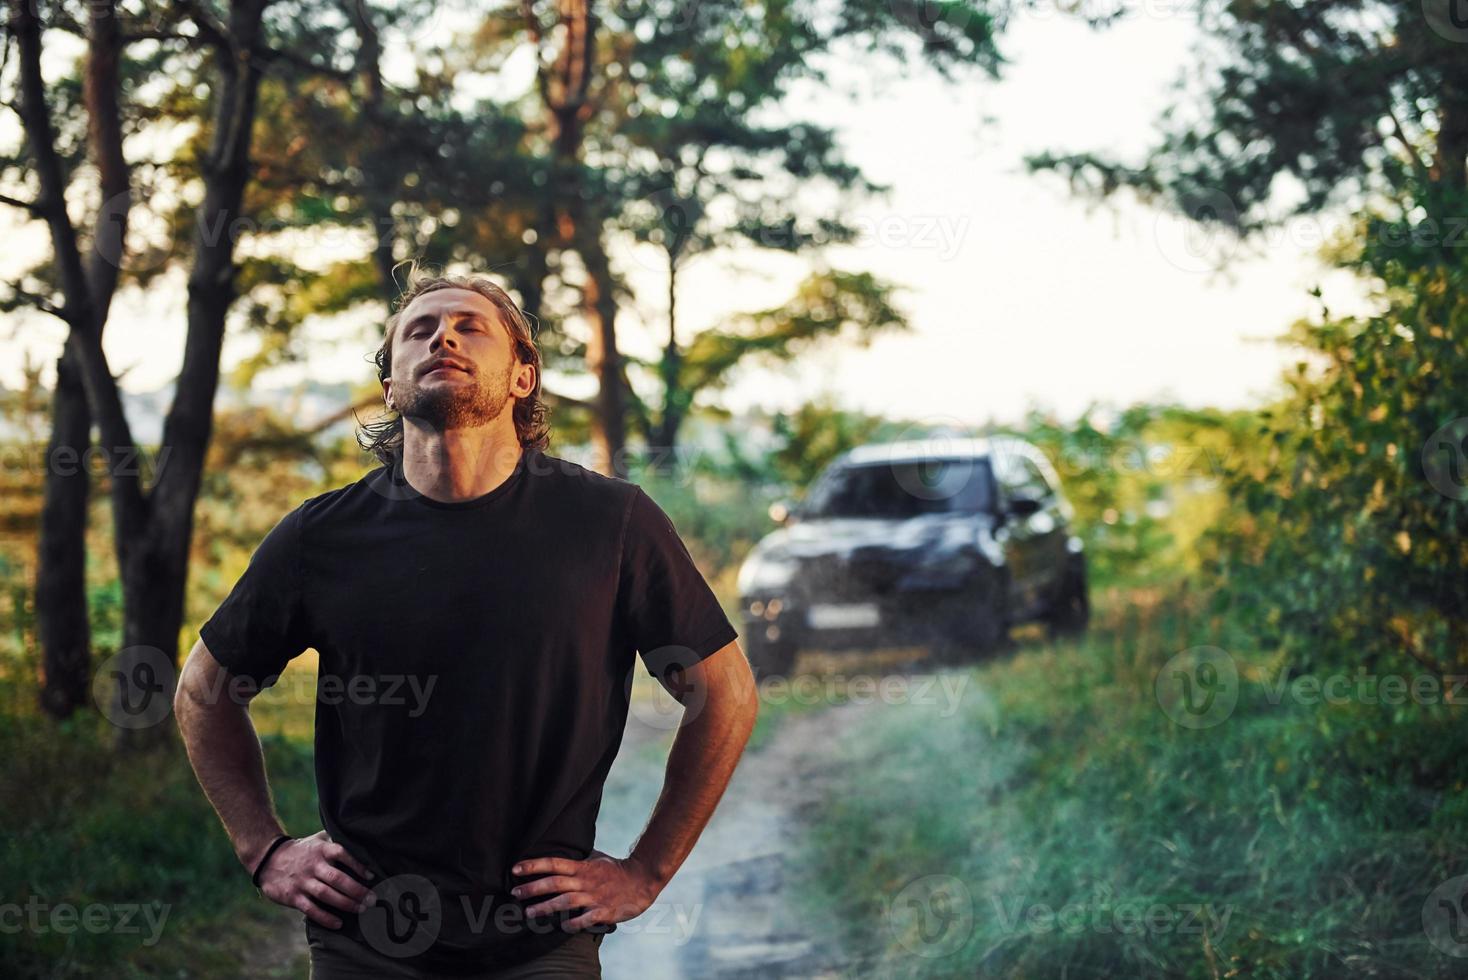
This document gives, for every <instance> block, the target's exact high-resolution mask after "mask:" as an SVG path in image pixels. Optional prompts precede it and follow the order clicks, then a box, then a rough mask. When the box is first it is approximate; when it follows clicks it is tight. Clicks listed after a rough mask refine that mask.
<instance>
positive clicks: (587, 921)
mask: <svg viewBox="0 0 1468 980" xmlns="http://www.w3.org/2000/svg"><path fill="white" fill-rule="evenodd" d="M512 870H513V871H514V873H515V874H516V875H520V876H522V877H523V876H525V875H533V874H544V875H547V877H545V878H537V879H536V880H535V881H531V882H527V883H525V884H523V885H519V886H517V887H515V888H513V889H511V892H510V893H511V894H512V895H514V896H515V897H516V898H522V899H524V898H533V897H535V896H537V895H554V896H555V897H554V898H552V899H550V900H549V901H545V902H541V903H540V904H538V905H532V906H530V907H528V908H527V909H526V910H525V911H526V914H528V915H547V914H549V913H551V912H558V911H560V910H561V909H584V911H583V912H582V913H581V914H580V915H578V916H576V917H575V918H573V919H567V920H566V921H565V922H563V923H562V924H561V927H562V928H563V929H565V930H566V931H567V932H580V931H581V930H583V929H585V928H586V927H587V926H591V925H605V924H610V923H613V922H625V921H626V920H628V919H635V918H636V917H637V916H639V915H641V914H642V913H643V912H645V911H647V909H648V908H649V907H650V906H651V905H652V903H653V901H654V900H655V899H656V898H657V897H658V893H659V892H661V891H662V883H661V882H659V881H658V880H657V879H656V877H655V876H654V875H653V874H652V873H651V872H650V871H649V870H648V869H647V868H646V867H644V866H643V865H642V864H641V863H640V862H638V861H636V860H634V859H632V858H614V857H612V856H611V855H609V854H603V853H602V852H601V851H592V856H591V857H589V858H587V859H586V860H585V861H575V860H572V859H571V858H561V857H543V858H530V859H527V860H524V861H520V862H519V863H517V864H516V865H515V867H514V868H513V869H512Z"/></svg>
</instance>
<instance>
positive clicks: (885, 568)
mask: <svg viewBox="0 0 1468 980" xmlns="http://www.w3.org/2000/svg"><path fill="white" fill-rule="evenodd" d="M901 574H902V570H901V568H899V567H898V566H897V565H896V564H895V563H894V562H892V561H891V560H888V559H881V558H841V557H839V556H836V555H822V556H820V557H818V558H807V559H805V560H804V561H803V562H801V567H800V580H799V581H800V586H801V589H802V591H803V592H805V594H806V595H808V596H811V597H814V598H833V599H859V598H863V597H870V596H881V595H887V594H889V593H891V592H893V591H894V590H895V588H896V585H897V579H898V578H899V577H900V576H901Z"/></svg>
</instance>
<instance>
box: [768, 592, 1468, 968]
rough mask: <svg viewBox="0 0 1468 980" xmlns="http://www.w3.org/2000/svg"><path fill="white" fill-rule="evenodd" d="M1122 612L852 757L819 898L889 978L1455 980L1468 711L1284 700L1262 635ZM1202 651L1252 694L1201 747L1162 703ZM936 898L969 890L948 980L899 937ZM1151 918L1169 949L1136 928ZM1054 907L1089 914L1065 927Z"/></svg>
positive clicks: (819, 819)
mask: <svg viewBox="0 0 1468 980" xmlns="http://www.w3.org/2000/svg"><path fill="white" fill-rule="evenodd" d="M1106 605H1107V609H1109V613H1106V614H1105V615H1103V622H1102V628H1101V629H1100V630H1098V631H1096V632H1095V633H1093V634H1092V636H1091V637H1090V638H1089V639H1088V640H1086V641H1085V642H1083V643H1081V644H1078V645H1061V646H1052V645H1044V646H1036V647H1033V648H1030V649H1026V650H1023V651H1022V652H1020V653H1019V654H1017V655H1016V656H1015V657H1014V658H1013V659H1012V660H1006V661H1004V662H1001V663H997V664H994V665H992V666H988V667H985V668H983V669H982V670H979V671H977V672H975V673H973V674H970V675H968V679H969V681H970V682H971V683H970V686H969V688H968V690H967V694H966V696H965V697H964V698H963V699H962V701H961V704H960V709H959V710H958V711H957V712H954V713H952V714H948V715H945V714H944V713H943V712H941V711H938V710H937V709H936V708H934V707H933V706H931V705H921V704H906V705H896V706H891V707H887V708H885V709H884V710H883V711H882V712H880V713H876V714H875V715H874V717H873V718H871V719H869V720H867V721H866V722H865V723H864V724H863V725H862V726H861V727H860V729H859V730H856V731H855V732H853V734H852V736H851V737H850V738H848V739H843V741H842V744H841V745H840V746H839V751H840V756H839V758H838V760H837V761H836V762H835V764H833V766H832V768H831V772H832V773H833V774H834V777H835V779H834V785H833V786H832V787H831V788H830V791H829V796H828V798H827V800H826V801H824V802H823V804H822V805H821V806H819V807H816V808H813V810H812V811H811V812H812V814H813V815H814V821H813V825H812V827H811V831H810V836H809V838H808V844H809V847H808V849H807V850H805V851H803V852H802V855H801V858H800V860H799V862H798V864H799V868H798V870H799V871H800V872H801V874H800V875H799V876H798V877H797V880H803V881H807V882H810V883H811V886H810V887H808V888H807V889H806V890H805V892H804V896H803V897H804V899H805V901H806V902H807V904H809V905H810V906H811V907H812V909H813V910H815V911H814V912H813V914H824V917H825V919H828V920H829V921H830V922H831V923H833V924H836V926H837V927H838V928H840V929H841V930H842V932H841V936H842V941H843V942H844V943H848V944H850V945H849V948H851V949H852V950H854V951H855V952H856V954H857V955H858V956H859V957H861V958H862V960H863V962H864V963H865V964H866V969H867V972H871V973H873V974H874V975H877V974H880V975H883V976H902V977H906V976H959V975H962V976H975V975H979V976H986V977H988V976H992V977H1033V976H1170V977H1194V978H1199V980H1203V978H1212V977H1217V976H1228V975H1245V976H1257V977H1277V978H1295V977H1336V976H1344V975H1364V976H1401V977H1407V976H1416V977H1448V976H1453V975H1455V973H1454V970H1455V968H1456V963H1455V961H1452V960H1451V958H1449V957H1447V956H1445V955H1443V954H1442V953H1440V952H1439V951H1437V950H1436V949H1434V948H1433V947H1432V946H1431V945H1429V943H1428V942H1427V937H1426V935H1425V934H1424V932H1423V930H1422V922H1423V918H1422V916H1423V903H1424V901H1425V900H1426V899H1427V896H1428V894H1429V893H1430V892H1431V891H1432V889H1433V888H1434V887H1435V886H1436V885H1437V884H1439V883H1441V882H1443V881H1446V880H1447V879H1449V878H1451V877H1453V876H1454V875H1457V874H1459V873H1461V871H1462V867H1463V864H1464V861H1465V859H1468V850H1465V849H1464V847H1463V845H1462V843H1461V841H1460V840H1458V835H1457V834H1456V833H1455V831H1454V829H1453V828H1455V827H1457V826H1459V825H1460V823H1461V821H1462V820H1463V819H1464V817H1465V816H1468V814H1465V811H1464V804H1463V802H1462V801H1463V794H1462V789H1463V787H1464V785H1465V784H1468V764H1465V762H1464V760H1463V758H1462V753H1461V752H1457V751H1455V750H1454V748H1452V746H1454V745H1456V744H1458V740H1457V738H1456V736H1455V734H1454V733H1455V732H1456V731H1459V730H1461V726H1462V725H1463V723H1464V721H1465V719H1464V718H1463V717H1462V713H1463V711H1464V707H1463V706H1462V705H1447V706H1443V705H1435V706H1429V707H1422V706H1417V705H1409V706H1407V707H1406V708H1405V709H1399V708H1395V707H1382V706H1376V705H1370V704H1366V703H1363V701H1359V700H1353V701H1348V702H1346V703H1338V704H1330V703H1321V704H1309V703H1303V702H1301V701H1298V700H1295V699H1291V698H1289V697H1287V696H1286V697H1281V696H1279V695H1278V693H1276V692H1277V691H1278V688H1276V687H1274V686H1272V685H1271V684H1269V683H1266V681H1267V680H1268V677H1269V675H1268V674H1267V673H1265V672H1261V671H1260V670H1259V669H1258V667H1259V662H1258V661H1257V660H1256V658H1257V656H1258V653H1257V652H1256V651H1252V650H1250V649H1249V648H1247V647H1246V646H1243V644H1245V643H1247V641H1248V636H1249V633H1250V632H1251V629H1250V624H1249V623H1247V622H1232V621H1229V620H1226V619H1223V620H1221V619H1219V618H1217V617H1212V618H1205V617H1204V616H1203V610H1204V603H1203V602H1201V601H1200V598H1199V597H1194V598H1192V599H1188V598H1186V597H1182V598H1179V597H1177V596H1175V595H1174V596H1160V595H1158V594H1149V593H1142V592H1132V593H1122V594H1119V595H1116V596H1114V597H1113V600H1112V601H1111V602H1109V603H1107V604H1106ZM1123 611H1129V612H1131V613H1133V614H1135V613H1138V612H1140V615H1126V616H1124V615H1122V612H1123ZM1205 638H1206V641H1207V642H1219V643H1223V644H1225V645H1226V646H1228V647H1229V649H1230V650H1231V651H1233V653H1234V655H1235V657H1236V659H1237V660H1238V661H1239V663H1240V666H1241V670H1242V672H1243V675H1244V677H1245V681H1244V683H1243V686H1242V691H1241V697H1240V703H1239V705H1238V707H1237V708H1236V709H1235V710H1234V712H1233V714H1232V716H1231V717H1229V718H1228V719H1227V720H1225V721H1223V722H1222V724H1220V725H1218V726H1216V727H1213V728H1208V729H1201V730H1193V729H1188V728H1183V727H1180V726H1178V725H1175V724H1174V723H1173V722H1172V721H1171V720H1170V719H1169V718H1168V717H1167V716H1166V715H1165V714H1164V713H1163V711H1161V710H1159V706H1158V702H1157V700H1156V698H1155V695H1154V686H1153V685H1154V681H1155V678H1156V677H1157V675H1158V671H1159V669H1160V668H1161V667H1162V666H1163V664H1164V662H1165V661H1166V659H1167V658H1168V657H1169V656H1170V655H1171V654H1173V653H1174V652H1176V651H1177V650H1178V649H1181V648H1184V647H1187V646H1189V645H1191V644H1194V643H1197V642H1199V641H1200V640H1204V639H1205ZM1404 777H1405V778H1404ZM852 841H860V842H861V852H862V855H863V859H862V860H860V861H853V860H850V853H851V847H852V843H851V842H852ZM925 875H946V876H951V877H952V878H954V879H957V881H958V882H959V883H960V886H959V888H958V889H957V890H955V891H953V892H952V894H957V895H959V896H960V902H961V903H963V904H962V906H961V907H962V908H964V909H967V910H969V911H971V913H972V918H971V919H967V918H963V919H960V918H957V917H955V911H956V910H957V909H958V908H959V906H955V905H954V904H953V903H951V902H950V904H949V906H948V907H946V908H942V909H938V908H936V907H934V909H933V910H932V911H933V916H934V918H932V919H930V920H929V921H928V923H927V924H928V926H929V927H930V928H929V933H928V934H929V936H930V937H931V936H933V935H941V933H939V932H937V931H936V930H937V929H938V927H940V926H941V925H943V923H944V921H945V920H944V916H941V915H939V914H938V913H939V912H942V913H945V914H946V916H947V918H946V922H948V923H949V924H951V925H952V926H953V927H954V928H955V929H967V930H968V931H966V932H960V933H957V934H956V938H957V939H959V940H961V942H959V943H956V944H955V950H954V952H952V954H951V955H948V956H945V957H943V958H928V957H925V956H924V955H923V954H924V953H925V952H931V951H932V950H933V949H935V948H936V947H933V946H929V947H924V946H923V945H922V944H921V935H918V936H915V935H914V934H913V933H911V932H907V931H905V930H904V929H903V928H900V927H899V925H898V924H899V923H901V922H902V921H903V920H902V919H901V916H900V914H899V913H900V912H901V911H903V909H904V907H905V906H904V905H903V904H902V903H901V902H900V901H899V899H901V898H902V897H903V896H904V888H907V887H908V886H909V885H910V884H911V883H912V882H914V881H915V880H919V879H922V878H923V876H925ZM906 894H908V895H911V892H908V893H906ZM1154 906H1161V907H1162V909H1163V911H1164V913H1165V914H1164V915H1163V917H1162V919H1161V921H1162V922H1164V923H1166V926H1167V927H1166V928H1147V927H1146V926H1145V925H1142V926H1141V927H1137V926H1136V916H1137V913H1138V912H1139V911H1140V912H1142V913H1146V912H1147V910H1149V909H1151V908H1153V907H1154ZM1046 907H1048V908H1049V909H1051V910H1055V911H1060V910H1066V909H1068V910H1069V912H1068V913H1067V916H1066V917H1063V918H1061V919H1060V920H1059V922H1058V923H1057V922H1055V921H1053V920H1051V921H1048V922H1047V920H1046V919H1045V918H1044V917H1043V915H1042V913H1043V911H1044V909H1045V908H1046ZM1195 907H1197V908H1198V909H1199V910H1200V911H1199V913H1196V914H1195V913H1194V912H1193V911H1192V910H1193V909H1194V908H1195ZM1128 915H1129V916H1131V918H1130V920H1129V919H1128V918H1125V916H1128ZM1031 916H1036V917H1035V918H1031ZM1118 916H1123V917H1122V918H1118ZM1129 921H1130V922H1131V923H1132V927H1131V928H1130V929H1128V928H1123V926H1125V925H1126V924H1127V923H1128V922H1129ZM970 923H971V925H970ZM1184 926H1187V928H1183V927H1184ZM935 941H936V940H935ZM915 942H916V943H917V945H916V947H915V946H914V943H915Z"/></svg>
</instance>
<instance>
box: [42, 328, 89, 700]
mask: <svg viewBox="0 0 1468 980" xmlns="http://www.w3.org/2000/svg"><path fill="white" fill-rule="evenodd" d="M51 405H52V414H51V419H52V421H51V438H50V441H49V443H48V445H47V447H46V478H45V479H46V486H45V503H44V504H43V505H42V508H41V528H40V541H39V544H38V546H37V561H36V632H37V635H38V637H39V639H40V644H41V662H42V665H43V669H44V674H45V676H44V680H43V682H42V686H41V707H42V709H43V710H45V712H46V713H47V714H49V715H51V716H52V717H53V718H66V717H69V716H70V715H71V714H72V712H74V711H76V710H77V709H78V708H80V707H82V706H83V705H85V704H86V703H87V700H88V697H89V694H88V692H89V689H90V687H91V676H90V675H91V647H92V631H91V623H90V621H89V620H88V617H87V540H86V528H87V502H88V500H89V498H90V496H91V493H90V491H91V486H90V480H91V475H90V474H89V473H88V472H87V464H86V450H87V449H88V448H89V447H90V445H91V429H92V416H91V413H90V412H89V411H87V393H86V389H84V388H83V387H82V380H81V372H80V369H79V368H78V367H77V364H76V356H75V354H73V353H72V350H71V346H70V345H67V347H66V349H65V350H64V351H63V353H62V355H61V357H60V358H59V359H58V360H57V362H56V390H55V392H54V395H53V398H52V401H51Z"/></svg>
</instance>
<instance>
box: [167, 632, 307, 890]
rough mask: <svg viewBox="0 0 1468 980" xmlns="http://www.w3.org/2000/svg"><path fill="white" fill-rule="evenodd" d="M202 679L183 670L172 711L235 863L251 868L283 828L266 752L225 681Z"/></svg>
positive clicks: (245, 711) (246, 708)
mask: <svg viewBox="0 0 1468 980" xmlns="http://www.w3.org/2000/svg"><path fill="white" fill-rule="evenodd" d="M197 655H198V654H196V656H197ZM204 655H205V656H208V654H207V652H206V653H205V654H204ZM203 680H204V678H202V677H199V676H192V677H191V676H189V672H188V670H187V669H186V670H185V676H184V677H183V678H181V683H180V685H179V693H178V696H177V698H175V703H174V713H175V715H176V716H177V719H178V727H179V731H180V732H181V733H182V734H183V739H184V746H185V747H186V748H187V749H188V754H189V762H190V764H191V765H192V766H193V767H194V775H195V776H197V777H198V780H199V785H200V786H201V787H203V790H204V795H205V796H207V797H208V798H209V802H210V803H211V804H213V806H214V810H215V812H217V813H218V814H219V819H220V821H221V822H222V823H223V824H224V829H225V832H226V833H227V834H228V835H229V840H230V843H231V844H232V845H233V846H234V850H235V854H236V855H237V856H238V857H239V859H240V863H241V864H243V865H244V866H245V867H246V868H253V867H254V866H255V864H256V863H257V862H258V861H259V859H260V857H261V856H262V855H263V854H264V853H265V850H266V848H268V847H269V846H270V843H271V841H273V840H274V839H275V838H276V837H278V836H280V835H281V834H283V833H285V831H284V830H283V829H282V827H281V824H280V820H279V819H278V818H277V817H276V815H275V808H274V805H273V804H272V802H271V799H270V787H269V784H268V782H267V781H266V777H265V756H264V753H263V752H262V751H261V748H260V738H259V735H258V734H257V733H256V732H255V726H254V724H253V722H251V720H250V712H249V708H248V707H247V706H246V705H245V704H241V703H237V702H236V701H235V700H234V699H233V698H231V697H229V696H228V695H227V694H226V693H224V691H225V688H224V685H207V684H205V683H202V681H203ZM211 686H212V687H213V688H216V690H214V691H211V690H210V688H211Z"/></svg>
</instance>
